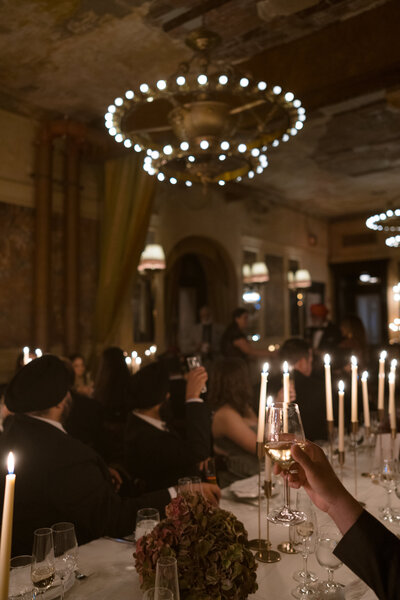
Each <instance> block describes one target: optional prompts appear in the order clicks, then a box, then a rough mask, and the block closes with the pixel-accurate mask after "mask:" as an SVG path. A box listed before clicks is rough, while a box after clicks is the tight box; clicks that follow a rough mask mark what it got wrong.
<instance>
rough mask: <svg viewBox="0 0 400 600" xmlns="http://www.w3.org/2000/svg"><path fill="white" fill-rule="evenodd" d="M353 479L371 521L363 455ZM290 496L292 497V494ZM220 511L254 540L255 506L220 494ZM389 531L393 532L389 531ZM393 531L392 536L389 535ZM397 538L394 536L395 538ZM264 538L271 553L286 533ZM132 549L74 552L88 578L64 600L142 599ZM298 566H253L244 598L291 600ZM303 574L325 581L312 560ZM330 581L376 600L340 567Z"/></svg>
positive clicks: (107, 545)
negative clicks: (253, 581) (253, 587)
mask: <svg viewBox="0 0 400 600" xmlns="http://www.w3.org/2000/svg"><path fill="white" fill-rule="evenodd" d="M358 467H359V477H358V479H357V485H358V499H359V500H362V501H364V502H365V503H366V509H367V510H369V511H370V512H371V513H372V514H374V515H375V516H377V515H378V507H379V506H383V505H384V503H385V491H384V489H383V488H382V487H380V486H378V485H374V484H373V483H371V480H370V479H369V478H364V477H361V475H360V474H361V472H362V471H365V470H368V469H369V468H370V464H369V458H368V455H367V452H366V451H363V452H360V453H359V458H358ZM353 472H354V471H353V458H352V455H351V454H350V453H347V455H346V465H345V467H344V478H343V481H344V483H345V485H346V486H347V487H348V489H349V490H350V492H352V493H354V477H353ZM292 495H295V492H294V493H293V492H292ZM392 495H393V496H394V498H393V504H394V507H396V508H400V501H399V500H398V499H397V497H396V496H395V495H394V494H392ZM280 504H282V497H281V495H280V494H279V496H277V497H276V498H273V499H272V501H271V506H278V505H280ZM221 507H222V508H224V509H226V510H229V511H232V512H233V513H234V514H235V515H236V516H237V517H238V518H239V519H240V520H241V521H243V523H244V524H245V526H246V528H247V530H248V533H249V539H252V538H255V537H257V534H258V518H257V514H258V509H257V507H256V506H253V505H250V504H245V503H239V502H236V501H235V500H234V499H233V497H232V494H231V493H230V492H229V491H228V490H224V493H223V499H222V501H221ZM265 511H266V506H265V501H264V503H263V507H262V527H263V531H262V535H263V537H265V523H266V520H265ZM317 513H318V514H317V518H318V524H319V525H324V524H328V523H329V522H330V519H329V517H327V516H326V515H325V514H324V513H322V512H320V511H317ZM394 527H395V526H394ZM394 531H396V530H395V529H394ZM396 533H397V532H396ZM270 537H271V541H272V547H273V549H276V546H277V544H279V543H280V542H282V541H286V540H287V539H288V528H286V527H284V526H278V525H271V526H270ZM133 552H134V546H133V545H129V544H125V543H121V542H116V541H111V540H108V539H104V538H103V539H99V540H96V541H93V542H91V543H89V544H86V545H84V546H81V547H80V554H79V569H80V570H81V571H82V572H83V573H86V574H88V575H90V576H89V577H88V578H87V579H85V580H82V581H76V583H75V585H74V586H73V588H72V589H71V590H70V591H69V592H68V593H67V594H66V600H141V598H142V594H141V592H140V588H139V581H138V576H137V574H136V571H135V568H134V560H133V558H132V554H133ZM301 565H302V559H301V555H300V554H296V555H287V554H283V553H282V554H281V561H280V562H278V563H274V564H264V563H259V564H258V569H257V583H258V586H259V589H258V591H257V592H256V593H255V594H254V595H252V596H250V597H249V598H251V600H266V599H268V600H282V599H284V598H291V597H292V596H291V593H290V592H291V590H292V589H293V588H294V587H296V585H298V584H297V583H296V582H295V581H294V580H293V579H292V574H293V572H294V571H296V570H298V569H299V568H300V567H301ZM309 568H310V570H312V571H314V572H315V573H316V574H317V575H318V576H319V578H320V579H326V571H325V570H324V569H323V568H322V567H321V566H319V564H318V562H317V560H316V558H315V556H314V555H311V556H310V558H309ZM335 579H337V580H338V581H340V582H341V583H344V584H346V586H348V587H346V600H356V599H357V598H362V599H363V600H373V599H376V596H375V594H373V593H372V591H371V590H370V589H369V588H367V587H366V586H365V585H364V584H362V582H360V580H358V579H357V578H356V576H355V575H354V574H353V573H352V572H351V571H350V570H349V569H347V567H345V566H342V567H340V568H339V569H338V570H337V571H336V572H335Z"/></svg>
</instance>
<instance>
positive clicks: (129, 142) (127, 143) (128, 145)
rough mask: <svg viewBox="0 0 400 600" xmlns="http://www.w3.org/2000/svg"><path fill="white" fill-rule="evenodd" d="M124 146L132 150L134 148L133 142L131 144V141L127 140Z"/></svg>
mask: <svg viewBox="0 0 400 600" xmlns="http://www.w3.org/2000/svg"><path fill="white" fill-rule="evenodd" d="M124 146H125V148H131V147H132V142H131V140H125V141H124Z"/></svg>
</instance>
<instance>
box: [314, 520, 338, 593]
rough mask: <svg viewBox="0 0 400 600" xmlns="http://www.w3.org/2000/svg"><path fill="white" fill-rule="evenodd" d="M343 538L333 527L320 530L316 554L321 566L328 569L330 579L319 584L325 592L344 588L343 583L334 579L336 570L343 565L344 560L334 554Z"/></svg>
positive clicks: (319, 587) (320, 588)
mask: <svg viewBox="0 0 400 600" xmlns="http://www.w3.org/2000/svg"><path fill="white" fill-rule="evenodd" d="M340 539H341V536H340V533H339V532H338V531H337V530H336V529H333V528H332V527H321V528H320V530H319V532H318V539H317V546H316V550H315V554H316V557H317V561H318V562H319V564H320V565H321V567H325V569H326V570H327V571H328V580H327V581H323V582H322V583H320V584H319V585H318V589H319V590H320V591H322V592H323V593H331V592H334V591H335V590H337V589H338V588H339V589H341V588H343V585H342V584H341V583H336V581H334V577H333V574H334V571H335V570H336V569H338V568H339V567H341V566H342V561H341V560H340V559H339V558H337V556H335V555H334V554H333V551H334V549H335V548H336V546H337V545H338V543H339V541H340Z"/></svg>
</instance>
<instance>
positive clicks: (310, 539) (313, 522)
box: [292, 493, 318, 598]
mask: <svg viewBox="0 0 400 600" xmlns="http://www.w3.org/2000/svg"><path fill="white" fill-rule="evenodd" d="M296 508H297V509H298V510H301V511H302V512H304V514H305V515H306V520H305V521H303V522H302V523H298V524H297V525H296V533H297V535H298V536H299V538H300V539H301V542H302V550H301V553H302V556H303V569H301V570H300V571H297V572H296V573H294V575H293V578H294V579H295V580H296V581H299V582H300V585H299V586H298V587H297V588H296V589H294V590H293V591H292V595H293V596H294V597H295V598H303V596H313V595H314V594H315V589H314V588H312V587H311V586H310V584H311V583H313V582H315V581H317V579H318V577H317V576H316V575H315V574H314V573H311V572H310V571H309V570H308V557H309V555H310V554H311V552H314V549H315V534H316V529H317V517H316V515H315V511H314V508H313V506H312V504H311V501H310V499H309V498H308V497H307V496H305V495H304V494H301V493H298V494H297V500H296Z"/></svg>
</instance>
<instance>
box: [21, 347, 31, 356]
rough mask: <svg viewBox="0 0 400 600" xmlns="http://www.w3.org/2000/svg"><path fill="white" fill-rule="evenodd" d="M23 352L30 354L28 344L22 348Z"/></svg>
mask: <svg viewBox="0 0 400 600" xmlns="http://www.w3.org/2000/svg"><path fill="white" fill-rule="evenodd" d="M22 352H23V353H24V354H29V347H28V346H24V347H23V348H22Z"/></svg>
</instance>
